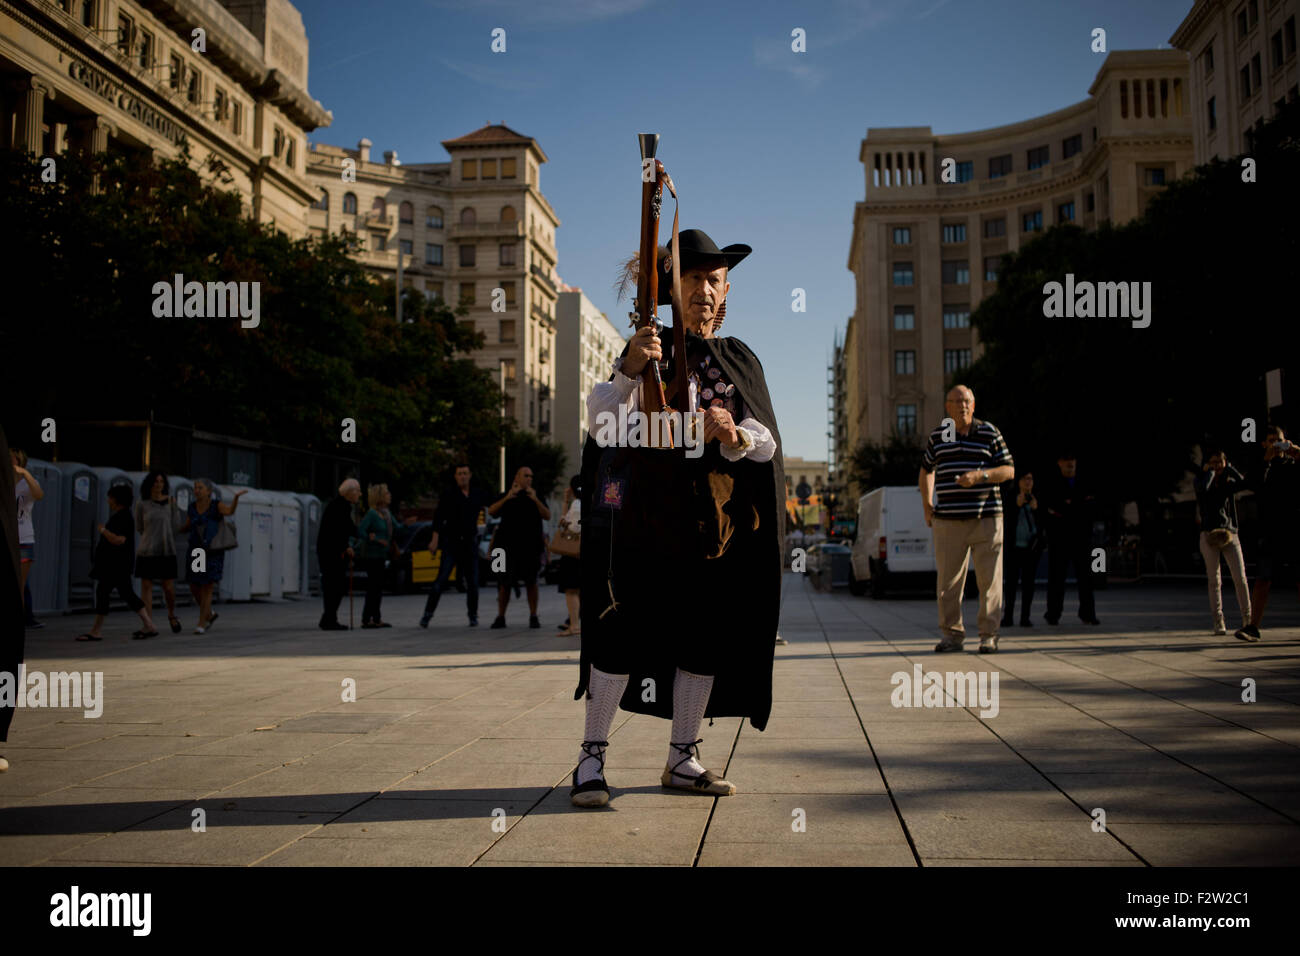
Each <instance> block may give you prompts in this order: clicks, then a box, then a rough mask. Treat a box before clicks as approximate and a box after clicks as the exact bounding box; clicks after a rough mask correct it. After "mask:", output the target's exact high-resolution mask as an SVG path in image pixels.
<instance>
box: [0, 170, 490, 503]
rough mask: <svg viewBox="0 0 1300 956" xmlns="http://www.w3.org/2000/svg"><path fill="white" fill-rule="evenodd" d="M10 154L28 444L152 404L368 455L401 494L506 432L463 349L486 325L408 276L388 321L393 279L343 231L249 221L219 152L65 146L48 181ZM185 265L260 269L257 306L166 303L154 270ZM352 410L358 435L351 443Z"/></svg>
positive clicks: (163, 272) (293, 441) (14, 347)
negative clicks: (200, 164) (315, 231)
mask: <svg viewBox="0 0 1300 956" xmlns="http://www.w3.org/2000/svg"><path fill="white" fill-rule="evenodd" d="M0 167H2V170H0V172H2V174H3V177H4V181H5V182H6V184H7V186H6V189H5V190H4V191H2V192H0V214H3V215H4V217H5V222H6V224H7V226H8V229H7V235H6V238H5V244H6V256H7V261H8V263H9V264H10V266H11V267H12V269H13V273H12V274H13V275H15V276H21V277H22V284H23V291H24V292H25V293H26V297H25V301H26V302H27V303H28V306H27V308H26V309H24V310H22V313H21V315H22V319H21V321H20V322H17V323H15V322H13V321H7V322H6V323H5V324H4V326H3V329H2V330H0V336H3V338H4V350H5V353H6V354H8V355H11V356H21V357H22V360H21V361H14V362H12V364H11V368H10V370H9V373H7V375H6V378H8V379H9V383H8V384H9V385H10V387H11V389H12V391H13V397H14V400H13V401H7V402H5V403H4V406H3V411H2V412H0V414H3V417H4V423H5V426H6V429H7V430H8V431H9V433H10V434H11V435H19V436H25V437H24V438H23V439H22V440H25V441H27V442H28V444H33V443H34V442H33V441H32V440H31V439H32V438H33V437H34V434H35V429H36V427H37V426H36V423H37V422H39V420H40V419H42V418H44V417H47V416H52V417H54V418H55V419H56V421H58V420H64V421H76V420H81V419H97V420H106V419H122V420H125V419H136V420H141V419H148V418H150V417H151V415H152V417H153V418H155V419H156V420H158V421H163V422H169V423H174V424H180V425H188V426H192V427H194V428H199V429H204V430H209V431H213V432H218V433H223V434H228V435H233V436H236V437H242V438H246V439H251V440H259V441H267V442H274V443H278V444H283V445H288V446H291V447H297V448H305V449H308V450H314V451H319V452H329V453H333V454H343V455H346V456H348V457H360V458H361V459H362V461H363V476H364V477H365V478H366V479H367V480H369V481H385V482H387V483H388V484H389V485H390V487H391V488H392V490H393V493H394V498H395V499H397V500H401V499H403V498H409V497H411V496H414V495H417V494H421V493H424V492H426V491H428V490H431V489H432V488H434V487H435V486H436V485H437V479H438V478H439V477H441V475H442V474H443V473H445V470H446V468H447V467H448V466H449V465H450V464H451V463H452V460H453V459H454V458H455V457H458V456H459V455H463V454H466V450H468V449H475V448H484V447H496V445H497V444H498V442H499V440H500V437H501V432H502V425H501V419H500V411H501V404H500V402H501V399H500V395H499V391H498V389H497V387H496V384H495V382H494V381H493V377H492V375H491V374H490V373H489V372H487V371H485V370H482V369H480V368H478V367H477V366H476V365H475V363H474V361H473V358H472V353H473V351H474V350H475V349H478V348H481V347H482V344H483V343H482V337H481V336H479V335H477V334H475V333H474V332H473V331H471V330H470V329H469V328H468V327H467V326H463V325H462V324H461V323H460V321H459V319H458V316H457V314H456V313H454V312H453V311H452V310H450V309H449V308H448V307H447V306H445V305H444V304H443V303H442V302H441V301H436V302H432V301H429V300H427V299H426V298H425V297H424V296H423V295H421V294H419V293H417V292H414V291H412V290H409V289H408V290H406V291H405V293H404V296H403V321H402V322H401V323H400V324H399V323H397V322H396V321H395V318H394V312H395V309H394V300H395V288H394V284H393V283H392V282H391V281H389V282H381V281H378V280H376V279H375V278H374V277H373V276H372V275H371V274H369V273H368V272H367V271H366V270H365V269H364V268H363V267H362V266H361V265H360V263H359V262H357V261H356V259H355V258H353V257H352V255H350V251H351V250H350V241H349V240H348V239H346V238H341V237H338V236H329V237H325V238H323V239H318V240H313V239H302V240H296V241H295V240H292V239H289V238H288V237H286V236H285V235H283V234H281V233H277V232H274V231H272V230H270V229H269V228H264V227H263V226H261V225H259V224H257V223H255V222H253V221H252V220H251V219H250V218H248V216H247V215H246V212H247V210H246V209H245V208H243V207H242V206H241V200H240V196H239V194H238V193H236V192H232V191H225V190H224V187H225V182H224V181H225V180H226V179H228V173H224V172H223V170H221V169H220V167H219V164H213V163H212V162H209V163H207V164H205V165H204V168H203V169H202V171H196V170H194V169H193V168H191V167H190V165H189V164H188V163H187V162H186V161H185V159H184V158H180V159H176V160H168V161H163V162H161V163H158V164H156V165H155V164H152V163H138V162H136V161H135V160H134V159H132V158H127V157H122V156H116V157H115V156H109V155H101V156H96V157H81V156H77V155H73V154H69V155H66V156H61V157H58V159H57V181H56V182H53V183H46V182H43V181H42V178H41V175H40V174H41V166H40V165H39V164H38V163H37V162H36V161H34V160H33V159H31V158H30V157H27V156H23V155H19V154H17V153H15V152H12V151H5V152H3V153H0ZM95 182H98V183H99V185H100V187H101V188H100V189H99V190H98V191H96V190H95V189H93V188H92V185H93V184H94V183H95ZM176 274H180V275H183V276H184V279H185V281H199V282H207V281H247V282H257V283H259V287H260V301H259V307H260V324H259V325H258V326H257V327H256V328H242V327H241V323H240V321H239V320H238V319H232V318H183V317H180V318H158V317H156V316H155V315H154V308H153V307H154V301H155V295H154V292H153V288H154V285H155V283H158V282H166V283H168V284H170V283H171V282H172V277H173V276H174V275H176ZM461 314H462V315H463V312H462V313H461ZM345 418H350V419H353V420H354V421H355V423H356V443H355V444H351V443H344V442H343V441H342V437H343V424H342V422H343V419H345Z"/></svg>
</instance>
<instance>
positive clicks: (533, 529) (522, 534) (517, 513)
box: [488, 465, 551, 629]
mask: <svg viewBox="0 0 1300 956" xmlns="http://www.w3.org/2000/svg"><path fill="white" fill-rule="evenodd" d="M488 514H490V515H500V517H501V524H500V525H498V526H497V533H496V537H495V538H494V539H493V549H494V550H495V549H496V548H502V549H504V551H505V556H506V569H505V571H504V572H503V573H501V574H498V575H497V616H496V620H494V621H493V622H492V627H493V628H495V629H499V628H503V627H505V626H506V607H507V606H508V605H509V604H510V586H511V585H512V584H513V583H515V582H517V581H522V582H523V585H524V588H525V590H526V591H527V592H528V626H529V627H541V626H542V622H541V621H539V620H538V619H537V574H538V572H539V571H540V570H541V556H542V551H543V549H544V547H545V545H544V543H543V541H542V522H543V521H549V520H550V518H551V509H549V508H547V507H546V505H545V503H544V502H543V501H542V500H541V499H540V498H538V497H537V492H536V491H535V490H534V489H533V469H532V468H529V467H528V466H527V465H525V466H524V467H523V468H520V469H519V470H518V471H516V472H515V480H514V483H513V484H512V485H511V486H510V490H509V491H507V492H506V493H505V494H504V495H502V497H501V498H500V500H498V501H496V502H493V503H492V504H491V505H489V506H488Z"/></svg>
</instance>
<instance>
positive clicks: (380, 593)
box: [357, 483, 393, 629]
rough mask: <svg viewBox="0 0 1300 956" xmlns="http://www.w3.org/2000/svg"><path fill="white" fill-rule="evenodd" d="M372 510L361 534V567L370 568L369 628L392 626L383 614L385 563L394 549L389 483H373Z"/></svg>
mask: <svg viewBox="0 0 1300 956" xmlns="http://www.w3.org/2000/svg"><path fill="white" fill-rule="evenodd" d="M368 497H369V501H370V510H369V511H367V512H366V516H365V517H364V518H362V519H361V527H360V528H359V529H358V531H357V537H358V538H359V539H360V541H361V567H362V569H363V570H364V571H365V572H366V603H365V605H364V606H363V607H362V608H361V626H362V627H363V628H366V629H372V628H376V627H392V626H393V625H391V624H389V623H388V622H387V621H384V620H383V619H382V617H381V616H380V604H381V602H382V601H383V598H384V565H385V562H386V561H387V559H388V556H389V555H390V554H391V553H392V551H393V516H392V515H391V514H389V511H388V506H389V505H390V504H392V502H393V496H392V495H391V494H390V493H389V491H388V485H386V484H382V483H381V484H377V485H371V486H370V490H369V492H368Z"/></svg>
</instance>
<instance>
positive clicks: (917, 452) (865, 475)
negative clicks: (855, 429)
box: [840, 431, 922, 513]
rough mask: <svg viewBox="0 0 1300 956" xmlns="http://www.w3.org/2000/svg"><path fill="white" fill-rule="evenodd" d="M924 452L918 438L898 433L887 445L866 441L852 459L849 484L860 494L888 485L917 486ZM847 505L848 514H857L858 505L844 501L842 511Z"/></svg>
mask: <svg viewBox="0 0 1300 956" xmlns="http://www.w3.org/2000/svg"><path fill="white" fill-rule="evenodd" d="M921 452H922V447H921V442H920V439H919V438H918V437H917V436H915V435H900V434H899V433H898V432H896V431H895V432H891V433H890V436H889V438H888V440H886V441H884V442H873V441H864V442H863V443H862V444H860V445H859V446H858V447H857V448H856V449H854V451H853V456H852V458H850V459H849V481H850V482H852V483H853V484H855V485H856V486H857V488H858V493H859V494H861V495H864V494H866V493H867V492H868V491H871V490H872V489H874V488H883V487H885V486H886V485H915V484H916V478H917V473H918V472H919V471H920V468H921ZM846 504H848V505H851V507H849V508H848V511H847V512H846V513H849V512H856V502H851V503H846V502H843V501H841V503H840V510H845V506H846Z"/></svg>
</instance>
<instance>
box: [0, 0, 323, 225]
mask: <svg viewBox="0 0 1300 956" xmlns="http://www.w3.org/2000/svg"><path fill="white" fill-rule="evenodd" d="M200 31H201V32H200ZM307 63H308V44H307V33H306V30H305V29H304V27H303V22H302V17H301V16H300V15H299V13H298V10H297V9H296V8H295V7H293V6H292V5H291V4H290V3H288V2H287V0H225V2H224V3H217V2H199V0H141V2H136V0H55V2H49V0H0V115H3V119H4V123H3V127H0V139H2V140H3V145H5V146H7V147H11V148H17V149H22V150H25V151H27V152H30V153H35V154H36V155H37V156H39V157H42V158H45V157H55V156H58V155H61V154H64V153H65V152H66V151H68V150H75V151H89V152H110V153H125V154H128V155H132V156H138V157H150V158H152V157H154V156H160V157H175V156H178V155H180V154H181V152H182V149H183V147H184V146H185V145H188V146H189V149H190V156H191V161H192V162H193V164H194V166H195V168H196V169H203V170H205V171H206V170H209V169H211V170H213V171H214V172H215V173H216V175H217V178H218V185H219V186H221V187H222V188H226V189H231V188H233V189H237V190H238V191H239V193H240V195H241V197H242V198H243V200H244V203H245V209H246V212H247V213H248V214H249V215H250V216H252V217H253V218H255V219H256V220H257V221H258V222H263V223H267V224H268V225H271V226H272V227H273V228H276V229H279V230H281V231H283V232H285V233H287V234H288V235H290V236H293V237H301V236H303V235H306V232H307V208H308V206H309V205H310V203H311V201H312V199H313V198H314V196H313V194H312V192H311V191H310V188H309V186H308V183H307V176H306V170H305V157H306V149H305V145H306V137H307V134H308V133H309V132H311V131H312V130H315V129H318V128H320V127H322V126H328V125H329V124H330V122H331V121H332V118H333V117H332V114H330V113H329V111H327V110H326V109H325V108H324V107H323V106H321V104H320V103H318V102H317V101H316V100H314V99H312V98H311V96H310V94H309V93H308V92H307ZM210 163H213V164H214V165H212V166H209V164H210Z"/></svg>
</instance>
